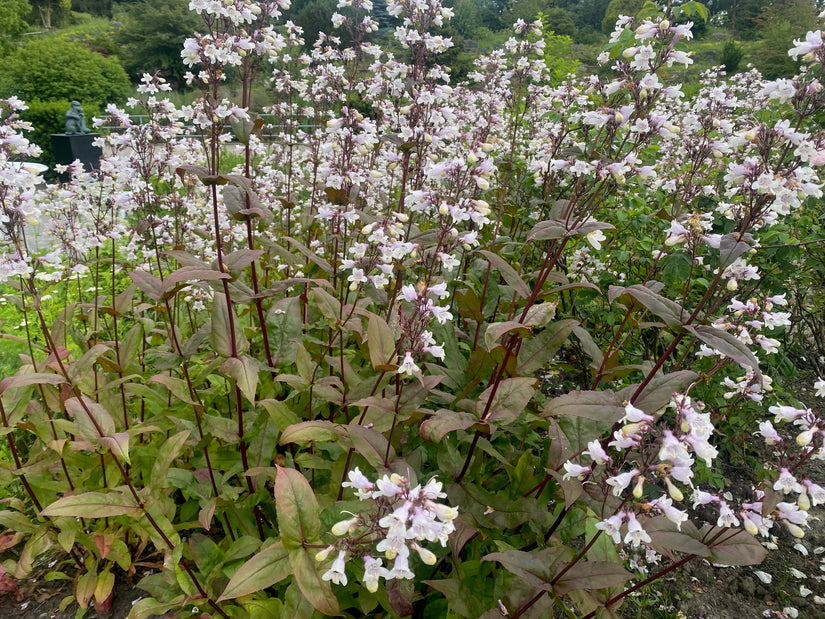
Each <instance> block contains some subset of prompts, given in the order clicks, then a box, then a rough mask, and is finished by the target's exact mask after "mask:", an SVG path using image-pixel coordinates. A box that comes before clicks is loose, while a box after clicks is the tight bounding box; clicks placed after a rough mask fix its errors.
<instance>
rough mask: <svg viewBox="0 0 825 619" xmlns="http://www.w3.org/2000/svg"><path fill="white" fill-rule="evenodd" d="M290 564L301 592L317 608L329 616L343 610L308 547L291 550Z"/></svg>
mask: <svg viewBox="0 0 825 619" xmlns="http://www.w3.org/2000/svg"><path fill="white" fill-rule="evenodd" d="M289 564H290V566H291V567H292V573H293V574H294V575H295V582H296V583H298V587H299V588H300V589H301V593H303V595H304V597H305V598H306V600H307V601H308V602H309V603H310V604H312V606H314V607H315V609H316V610H318V611H319V612H321V613H323V614H325V615H327V616H332V615H338V614H339V613H340V612H341V611H340V608H339V606H338V599H337V598H336V597H335V594H334V593H333V592H332V586H331V585H330V583H329V581H328V580H323V579H322V578H321V576H320V575H319V574H318V569H317V566H316V564H315V560H314V559H313V558H312V557H311V556H310V555H309V552H307V549H306V548H294V549H292V550H290V552H289Z"/></svg>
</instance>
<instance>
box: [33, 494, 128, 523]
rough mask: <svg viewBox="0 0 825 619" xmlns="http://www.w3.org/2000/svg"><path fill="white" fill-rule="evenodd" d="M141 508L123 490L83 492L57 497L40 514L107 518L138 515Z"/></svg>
mask: <svg viewBox="0 0 825 619" xmlns="http://www.w3.org/2000/svg"><path fill="white" fill-rule="evenodd" d="M142 514H143V510H142V509H141V508H140V507H139V506H138V504H137V502H136V501H135V499H134V497H132V496H131V495H128V494H125V493H124V492H84V493H82V494H74V495H71V496H66V497H63V498H62V499H58V500H57V501H55V502H54V503H52V504H51V505H48V506H47V507H46V508H45V509H44V510H43V511H42V512H40V515H41V516H50V517H53V518H54V517H57V516H72V517H75V518H108V517H111V516H132V517H135V518H138V517H140V516H141V515H142Z"/></svg>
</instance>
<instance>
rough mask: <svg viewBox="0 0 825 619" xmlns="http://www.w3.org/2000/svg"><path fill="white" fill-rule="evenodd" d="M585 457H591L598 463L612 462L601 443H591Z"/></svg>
mask: <svg viewBox="0 0 825 619" xmlns="http://www.w3.org/2000/svg"><path fill="white" fill-rule="evenodd" d="M583 455H588V456H590V457H591V458H592V459H593V460H595V461H596V462H610V456H608V455H607V452H605V450H604V449H603V448H602V445H601V443H599V441H590V442H589V443H588V444H587V450H586V451H584V454H583Z"/></svg>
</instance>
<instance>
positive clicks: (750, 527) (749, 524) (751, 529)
mask: <svg viewBox="0 0 825 619" xmlns="http://www.w3.org/2000/svg"><path fill="white" fill-rule="evenodd" d="M742 524H744V525H745V531H747V532H748V533H750V534H751V535H756V534H758V533H759V529H758V528H757V526H756V525H755V524H754V523H753V520H751V519H750V518H748V517H747V516H745V515H744V514H743V515H742Z"/></svg>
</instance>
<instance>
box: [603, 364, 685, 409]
mask: <svg viewBox="0 0 825 619" xmlns="http://www.w3.org/2000/svg"><path fill="white" fill-rule="evenodd" d="M698 377H699V375H698V374H697V373H696V372H692V371H690V370H679V371H678V372H671V373H670V374H660V375H657V376H655V377H654V378H653V380H651V381H650V382H649V383H648V384H647V386H646V387H645V390H644V391H642V393H641V395H640V396H639V398H638V399H637V400H636V402H634V406H636V408H639V409H641V410H643V411H644V412H646V413H647V414H649V415H652V414H653V413H655V412H656V411H658V410H659V409H660V408H662V407H664V406H667V405H668V404H669V403H670V400H671V398H672V397H673V394H674V393H681V392H682V391H684V390H685V389H686V388H687V387H688V386H689V385H690V384H691V383H692V382H693V381H695V380H696V379H697V378H698ZM637 387H638V385H630V386H628V387H625V388H624V389H622V390H621V391H619V392H618V394H619V396H620V397H621V398H622V399H623V400H629V399H630V398H631V397H632V396H633V393H634V392H635V391H636V388H637Z"/></svg>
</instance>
